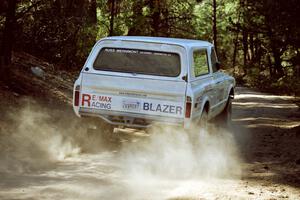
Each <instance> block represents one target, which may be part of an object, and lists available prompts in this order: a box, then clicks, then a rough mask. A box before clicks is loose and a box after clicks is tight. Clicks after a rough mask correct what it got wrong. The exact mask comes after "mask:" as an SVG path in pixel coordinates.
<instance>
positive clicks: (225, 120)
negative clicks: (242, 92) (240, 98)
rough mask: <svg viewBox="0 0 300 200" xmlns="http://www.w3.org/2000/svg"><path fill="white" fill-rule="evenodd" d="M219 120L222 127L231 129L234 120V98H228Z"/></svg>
mask: <svg viewBox="0 0 300 200" xmlns="http://www.w3.org/2000/svg"><path fill="white" fill-rule="evenodd" d="M218 118H219V120H218V122H219V123H220V125H222V126H223V127H224V128H230V126H231V118H232V98H230V97H229V98H228V100H227V103H226V106H225V108H224V110H223V111H222V112H221V114H220V115H219V117H218Z"/></svg>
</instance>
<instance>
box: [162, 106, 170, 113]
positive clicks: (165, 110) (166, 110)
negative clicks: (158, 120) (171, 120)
mask: <svg viewBox="0 0 300 200" xmlns="http://www.w3.org/2000/svg"><path fill="white" fill-rule="evenodd" d="M163 106H164V110H163V112H164V113H168V109H169V106H168V105H163Z"/></svg>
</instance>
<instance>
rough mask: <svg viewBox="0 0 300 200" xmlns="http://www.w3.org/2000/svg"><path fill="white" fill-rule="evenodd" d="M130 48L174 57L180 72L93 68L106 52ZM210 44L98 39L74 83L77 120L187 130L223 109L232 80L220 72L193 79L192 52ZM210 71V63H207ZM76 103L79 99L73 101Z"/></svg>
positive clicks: (190, 41) (144, 38)
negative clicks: (162, 73) (205, 112)
mask: <svg viewBox="0 0 300 200" xmlns="http://www.w3.org/2000/svg"><path fill="white" fill-rule="evenodd" d="M105 47H108V48H128V49H138V50H151V51H159V52H166V53H176V54H179V56H180V65H181V70H180V74H179V75H178V76H176V77H166V76H155V75H143V74H136V73H124V72H112V71H100V70H95V69H94V68H93V64H94V61H95V59H96V57H97V55H98V54H99V52H100V50H101V49H102V48H105ZM211 47H212V44H210V43H208V42H203V41H195V40H181V39H171V38H150V37H111V38H106V39H104V40H100V41H99V42H98V43H97V44H96V45H95V46H94V48H93V50H92V52H91V53H90V55H89V57H88V59H87V61H86V63H85V65H84V67H83V69H82V71H81V74H80V76H79V78H78V79H77V80H76V82H75V84H74V91H75V89H77V90H78V88H80V90H78V91H79V92H80V95H79V98H78V99H77V101H78V105H75V104H74V106H73V108H74V111H75V113H76V114H77V115H78V116H96V117H101V118H102V119H104V120H105V121H107V122H108V123H111V124H115V125H125V126H133V127H147V126H149V125H151V124H152V123H154V122H159V123H170V124H175V125H180V126H184V127H185V128H188V127H189V126H190V124H191V123H192V122H193V121H194V120H196V119H198V118H199V117H200V116H201V113H202V112H203V108H204V105H205V104H206V103H207V102H208V104H209V117H210V118H212V117H214V116H216V115H218V114H219V113H220V112H221V111H222V110H223V109H224V107H225V105H226V102H227V99H228V97H229V92H230V90H232V89H233V87H234V84H235V83H234V79H233V78H232V77H230V76H228V75H226V74H224V73H222V72H219V71H218V72H215V73H212V70H210V73H209V74H207V75H204V76H200V77H197V78H195V77H193V76H192V73H191V72H192V70H193V69H192V63H193V60H192V59H193V57H192V51H193V49H194V48H204V49H207V51H208V53H210V49H211ZM208 63H209V66H210V68H211V61H210V59H208ZM187 97H189V98H190V99H191V100H192V101H191V103H192V106H191V116H190V117H188V118H187V117H186V115H185V113H186V100H187ZM74 99H75V92H74ZM74 102H75V100H74Z"/></svg>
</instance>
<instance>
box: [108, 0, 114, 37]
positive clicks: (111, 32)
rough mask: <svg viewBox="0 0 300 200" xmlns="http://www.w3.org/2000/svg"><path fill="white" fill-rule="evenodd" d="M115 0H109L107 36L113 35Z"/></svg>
mask: <svg viewBox="0 0 300 200" xmlns="http://www.w3.org/2000/svg"><path fill="white" fill-rule="evenodd" d="M114 18H115V0H111V8H110V22H109V36H112V35H114Z"/></svg>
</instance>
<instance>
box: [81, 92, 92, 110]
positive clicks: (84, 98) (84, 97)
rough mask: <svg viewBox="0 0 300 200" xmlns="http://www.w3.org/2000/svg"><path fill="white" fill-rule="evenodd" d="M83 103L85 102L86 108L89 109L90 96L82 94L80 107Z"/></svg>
mask: <svg viewBox="0 0 300 200" xmlns="http://www.w3.org/2000/svg"><path fill="white" fill-rule="evenodd" d="M84 102H87V105H88V107H90V105H91V95H89V94H82V101H81V105H82V106H84Z"/></svg>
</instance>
